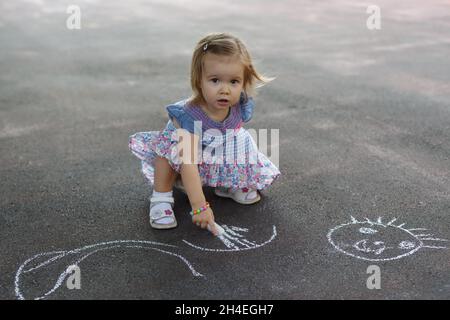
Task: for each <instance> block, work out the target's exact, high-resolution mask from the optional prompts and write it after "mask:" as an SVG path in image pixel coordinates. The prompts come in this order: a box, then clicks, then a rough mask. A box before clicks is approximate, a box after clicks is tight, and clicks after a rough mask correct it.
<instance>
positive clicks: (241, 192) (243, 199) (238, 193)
mask: <svg viewBox="0 0 450 320" xmlns="http://www.w3.org/2000/svg"><path fill="white" fill-rule="evenodd" d="M253 191H255V192H256V197H254V198H249V195H250V194H252V192H253ZM214 193H215V194H216V195H217V196H219V197H223V198H231V199H233V200H234V201H236V202H237V203H240V204H253V203H256V202H258V201H260V200H261V196H260V195H259V192H258V190H254V189H248V188H243V189H237V190H235V191H233V190H232V189H231V188H224V187H217V188H215V189H214Z"/></svg>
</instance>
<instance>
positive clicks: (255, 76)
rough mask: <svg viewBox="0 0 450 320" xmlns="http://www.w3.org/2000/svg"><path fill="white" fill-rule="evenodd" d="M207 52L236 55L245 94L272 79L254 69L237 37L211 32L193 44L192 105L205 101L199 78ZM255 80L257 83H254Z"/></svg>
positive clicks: (247, 53) (249, 57) (251, 93)
mask: <svg viewBox="0 0 450 320" xmlns="http://www.w3.org/2000/svg"><path fill="white" fill-rule="evenodd" d="M207 52H210V53H213V54H217V55H225V56H237V57H238V58H239V60H240V61H241V63H242V64H243V66H244V80H243V82H244V83H243V90H244V94H245V95H246V97H247V96H254V95H255V94H256V91H255V88H259V87H262V86H263V85H265V84H266V83H269V82H270V81H272V80H274V79H275V78H269V77H265V76H263V75H261V74H260V73H258V72H257V71H256V70H255V67H254V66H253V63H252V58H251V56H250V53H249V52H248V51H247V48H246V47H245V44H244V43H243V42H242V41H241V40H239V39H238V38H237V37H235V36H233V35H231V34H229V33H211V34H208V35H207V36H206V37H204V38H203V39H201V40H200V41H199V42H198V43H197V45H196V46H195V49H194V53H193V55H192V62H191V88H192V96H191V97H190V98H189V99H188V102H189V103H190V104H192V105H198V104H199V103H206V102H205V100H204V98H203V95H202V90H201V80H202V74H203V59H204V56H205V54H206V53H207ZM257 82H259V83H258V85H257V84H256V83H257Z"/></svg>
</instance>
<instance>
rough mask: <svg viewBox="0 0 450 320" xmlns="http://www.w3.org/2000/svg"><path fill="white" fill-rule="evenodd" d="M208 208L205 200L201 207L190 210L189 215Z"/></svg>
mask: <svg viewBox="0 0 450 320" xmlns="http://www.w3.org/2000/svg"><path fill="white" fill-rule="evenodd" d="M208 208H209V202H206V203H205V204H204V205H203V206H202V207H200V208H199V209H195V210H191V212H189V213H190V214H191V216H193V215H194V214H199V213H200V212H202V211H205V210H206V209H208Z"/></svg>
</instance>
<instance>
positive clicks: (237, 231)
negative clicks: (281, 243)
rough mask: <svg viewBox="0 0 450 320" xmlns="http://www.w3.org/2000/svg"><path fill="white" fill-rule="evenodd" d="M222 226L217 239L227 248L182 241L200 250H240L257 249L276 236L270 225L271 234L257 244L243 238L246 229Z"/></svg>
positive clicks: (273, 228)
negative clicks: (208, 246)
mask: <svg viewBox="0 0 450 320" xmlns="http://www.w3.org/2000/svg"><path fill="white" fill-rule="evenodd" d="M222 228H223V230H224V231H223V232H222V233H221V234H219V235H218V236H217V239H220V241H221V242H222V243H223V244H224V245H225V247H227V249H213V248H205V247H202V246H200V245H195V244H193V243H191V242H189V241H186V240H183V242H184V243H186V244H187V245H189V246H191V247H193V248H195V249H199V250H202V251H216V252H224V251H242V250H252V249H257V248H260V247H262V246H265V245H266V244H268V243H270V242H272V240H273V239H275V237H276V236H277V229H276V227H275V226H272V236H271V237H270V238H269V239H268V240H267V241H265V242H263V243H259V244H258V243H256V242H254V241H249V240H247V239H245V238H244V235H243V234H242V233H246V232H248V229H245V228H240V227H236V226H227V225H222Z"/></svg>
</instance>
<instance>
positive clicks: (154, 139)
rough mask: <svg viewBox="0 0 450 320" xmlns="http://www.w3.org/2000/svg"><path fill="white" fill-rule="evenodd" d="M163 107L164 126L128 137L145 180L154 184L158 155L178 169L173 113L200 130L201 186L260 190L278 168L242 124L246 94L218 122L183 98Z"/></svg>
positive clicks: (248, 110) (247, 110) (246, 116)
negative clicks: (164, 111)
mask: <svg viewBox="0 0 450 320" xmlns="http://www.w3.org/2000/svg"><path fill="white" fill-rule="evenodd" d="M166 109H167V112H168V114H169V121H168V122H167V124H166V126H165V128H164V129H163V130H161V131H148V132H138V133H135V134H133V135H131V136H130V138H129V148H130V150H131V152H132V153H133V154H134V155H136V156H137V157H138V158H139V159H140V160H141V163H142V173H143V174H144V176H145V177H146V179H147V180H148V182H149V184H151V185H153V184H154V160H155V158H156V157H157V156H160V157H163V158H166V159H167V160H168V163H169V164H170V166H171V167H172V168H173V169H174V170H175V171H177V172H178V173H179V172H180V169H181V162H180V158H179V156H178V148H177V145H178V140H179V138H178V135H177V134H176V130H177V128H176V127H175V126H174V124H173V122H172V120H173V119H174V118H175V119H176V121H177V122H178V124H179V125H180V126H181V128H183V129H186V130H187V131H189V132H190V133H197V134H198V133H200V132H201V144H202V157H201V159H200V161H199V163H198V171H199V175H200V179H201V182H202V185H203V186H209V187H225V188H232V189H234V190H235V189H238V188H252V189H257V190H263V189H265V188H267V187H268V186H270V185H271V184H272V183H273V182H274V181H275V180H276V179H277V178H278V177H279V176H280V171H279V169H278V168H277V167H276V166H275V165H274V164H273V163H272V162H271V161H270V160H269V159H268V158H267V157H266V156H265V155H264V154H263V153H262V152H260V151H259V150H258V147H257V145H256V143H255V141H254V139H253V137H252V136H251V134H250V133H249V132H248V131H247V130H246V129H245V128H244V127H243V126H242V125H243V124H244V123H246V122H248V121H249V120H250V119H251V117H252V114H253V109H254V101H253V99H252V98H251V97H249V98H244V96H243V95H241V99H240V101H239V103H237V104H236V105H234V106H232V107H230V111H229V114H228V116H227V118H226V119H225V120H224V121H222V122H217V121H214V120H212V119H210V118H209V117H208V115H207V114H206V113H205V112H204V111H203V110H202V109H201V108H200V107H199V106H195V105H191V104H189V102H188V100H187V99H186V100H181V101H179V102H176V103H174V104H171V105H168V106H167V107H166ZM199 121H201V122H199ZM199 125H200V126H199ZM219 156H221V157H219Z"/></svg>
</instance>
